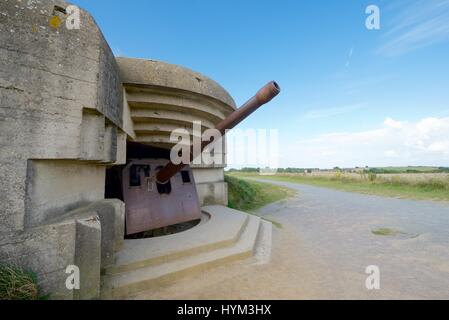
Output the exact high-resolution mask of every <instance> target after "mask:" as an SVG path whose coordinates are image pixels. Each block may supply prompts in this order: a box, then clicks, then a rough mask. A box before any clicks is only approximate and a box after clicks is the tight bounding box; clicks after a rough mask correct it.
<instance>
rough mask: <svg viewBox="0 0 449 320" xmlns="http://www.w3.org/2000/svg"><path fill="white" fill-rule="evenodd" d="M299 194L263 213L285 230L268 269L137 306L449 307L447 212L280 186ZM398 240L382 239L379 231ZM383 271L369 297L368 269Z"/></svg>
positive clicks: (169, 291)
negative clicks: (187, 302) (434, 302)
mask: <svg viewBox="0 0 449 320" xmlns="http://www.w3.org/2000/svg"><path fill="white" fill-rule="evenodd" d="M278 184H280V185H284V186H288V187H291V188H293V189H295V190H297V191H298V195H297V196H296V197H294V198H291V199H289V200H287V201H283V202H280V203H276V204H272V205H269V206H267V207H265V208H263V209H262V210H261V211H260V213H261V215H262V216H267V217H269V218H271V219H275V220H276V221H278V222H280V223H282V225H283V228H282V229H276V228H275V230H274V232H273V248H272V256H271V260H270V262H269V263H268V264H265V265H257V263H256V262H257V261H256V260H255V259H248V260H245V261H241V262H236V263H233V264H228V265H224V266H221V267H219V268H215V269H212V270H209V271H207V272H204V273H202V274H199V275H196V276H191V277H187V278H184V279H182V280H179V281H177V282H176V283H175V284H171V285H167V286H165V287H163V288H160V290H157V292H155V291H151V292H145V293H141V294H139V295H138V296H136V297H135V298H137V299H194V300H195V299H219V300H227V299H449V205H447V204H444V203H435V202H427V201H413V200H400V199H390V198H383V197H377V196H369V195H361V194H354V193H347V192H340V191H335V190H329V189H324V188H318V187H312V186H303V185H297V184H289V183H278ZM382 227H385V228H394V229H397V230H401V231H402V232H403V233H402V234H400V235H397V236H392V237H389V236H376V235H374V234H372V232H371V231H372V230H373V229H376V228H382ZM369 265H376V266H378V267H379V268H380V284H381V288H380V290H368V289H367V288H366V286H365V280H366V278H367V277H368V275H367V274H365V268H366V267H367V266H369Z"/></svg>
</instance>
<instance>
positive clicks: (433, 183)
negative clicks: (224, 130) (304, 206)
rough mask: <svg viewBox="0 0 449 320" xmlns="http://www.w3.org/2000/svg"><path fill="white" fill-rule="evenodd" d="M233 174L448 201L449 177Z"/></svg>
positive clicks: (395, 196)
mask: <svg viewBox="0 0 449 320" xmlns="http://www.w3.org/2000/svg"><path fill="white" fill-rule="evenodd" d="M232 176H233V177H242V178H244V177H247V178H258V179H264V180H274V181H285V182H291V183H300V184H308V185H314V186H319V187H326V188H332V189H338V190H342V191H349V192H356V193H363V194H372V195H380V196H387V197H394V198H407V199H418V200H436V201H449V179H448V180H447V181H442V180H436V179H428V180H426V181H418V180H417V181H411V180H405V179H401V178H400V177H394V178H393V179H389V180H386V179H382V178H379V177H377V176H370V177H368V178H367V179H354V178H352V177H348V176H345V175H344V174H338V173H337V174H335V175H332V176H328V177H322V176H310V175H309V176H308V175H302V174H293V175H275V176H260V175H258V174H248V173H232Z"/></svg>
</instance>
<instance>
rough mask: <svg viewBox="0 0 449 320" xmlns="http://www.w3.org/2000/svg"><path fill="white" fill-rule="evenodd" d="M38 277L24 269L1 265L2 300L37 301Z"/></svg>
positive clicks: (0, 288) (0, 294) (0, 285)
mask: <svg viewBox="0 0 449 320" xmlns="http://www.w3.org/2000/svg"><path fill="white" fill-rule="evenodd" d="M37 299H39V288H38V285H37V279H36V276H35V275H34V274H33V273H31V272H28V271H25V270H23V269H22V268H19V267H16V266H11V265H6V264H0V300H37Z"/></svg>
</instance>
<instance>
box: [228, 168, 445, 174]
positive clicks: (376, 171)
mask: <svg viewBox="0 0 449 320" xmlns="http://www.w3.org/2000/svg"><path fill="white" fill-rule="evenodd" d="M314 171H322V172H326V171H338V172H361V173H365V174H370V173H371V174H393V173H449V167H438V168H437V167H435V168H431V167H422V168H418V167H408V168H400V167H398V168H368V167H365V168H359V167H356V168H347V169H341V168H339V167H335V168H334V169H333V170H321V169H317V168H312V169H311V168H290V167H289V168H279V169H278V170H277V172H278V173H312V172H314ZM228 172H244V173H259V172H260V168H242V169H229V170H228Z"/></svg>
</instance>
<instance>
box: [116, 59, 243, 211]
mask: <svg viewBox="0 0 449 320" xmlns="http://www.w3.org/2000/svg"><path fill="white" fill-rule="evenodd" d="M117 62H118V65H119V68H120V73H121V76H122V80H123V83H124V86H125V89H126V93H125V98H126V103H125V113H126V114H127V113H128V112H129V116H130V118H131V119H132V124H127V125H126V127H127V130H126V131H127V132H132V133H133V134H135V136H133V140H134V141H136V142H140V143H144V144H148V145H153V146H156V147H162V148H166V149H170V148H172V147H173V146H174V145H175V142H173V141H171V140H170V135H171V133H172V132H173V131H175V130H179V129H183V130H185V131H186V132H188V134H190V136H192V135H193V132H192V131H193V122H194V121H201V131H202V132H204V131H205V130H206V129H210V128H214V127H215V126H216V125H217V124H218V123H219V122H220V121H221V120H223V119H224V118H226V117H227V116H228V115H229V114H230V113H231V112H232V111H234V110H235V108H236V106H235V102H234V100H233V99H232V98H231V96H230V95H229V94H228V93H227V92H226V90H224V89H223V88H222V87H221V86H220V85H218V84H217V83H216V82H215V81H213V80H211V79H209V78H207V77H205V76H204V75H201V74H199V73H197V72H194V71H192V70H189V69H186V68H184V67H180V66H176V65H172V64H168V63H164V62H159V61H151V60H142V59H130V58H117ZM197 135H198V136H199V134H197ZM176 143H177V141H176ZM222 143H223V147H222V151H221V152H220V151H218V150H215V155H216V156H217V157H218V158H220V161H219V163H215V164H212V165H210V164H206V163H205V162H204V161H202V162H201V163H200V164H196V165H194V166H193V168H194V174H195V176H201V182H197V187H198V195H199V200H200V204H201V205H209V204H221V205H227V187H226V183H225V182H224V178H223V168H224V167H225V166H226V154H225V152H226V148H225V143H226V141H225V139H223V141H222ZM202 171H203V172H202ZM217 172H218V174H219V175H220V179H217V178H216V177H217Z"/></svg>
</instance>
